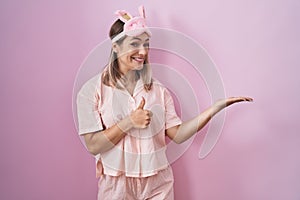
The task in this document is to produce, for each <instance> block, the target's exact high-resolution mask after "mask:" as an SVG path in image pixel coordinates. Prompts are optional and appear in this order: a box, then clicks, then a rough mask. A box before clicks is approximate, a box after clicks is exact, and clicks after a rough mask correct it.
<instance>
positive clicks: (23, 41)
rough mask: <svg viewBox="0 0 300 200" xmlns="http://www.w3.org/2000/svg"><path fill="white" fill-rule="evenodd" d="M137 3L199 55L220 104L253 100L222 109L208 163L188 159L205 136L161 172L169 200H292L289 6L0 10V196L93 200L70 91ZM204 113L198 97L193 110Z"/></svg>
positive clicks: (215, 2) (15, 5) (285, 1)
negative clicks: (213, 72) (214, 80)
mask: <svg viewBox="0 0 300 200" xmlns="http://www.w3.org/2000/svg"><path fill="white" fill-rule="evenodd" d="M140 4H144V5H145V8H146V14H147V16H148V21H149V23H150V25H151V26H156V27H164V28H170V29H175V30H177V31H180V32H183V33H185V34H187V35H189V36H190V37H192V38H194V39H195V40H196V41H197V42H199V43H200V44H202V45H203V46H204V47H205V48H206V50H207V51H208V53H209V55H210V56H211V57H212V59H213V60H214V62H215V63H216V65H217V67H218V70H219V72H220V74H221V76H222V79H223V82H224V88H225V92H226V94H227V96H234V95H249V96H251V97H253V98H254V99H255V103H253V104H243V105H236V106H235V107H232V108H229V109H228V110H227V112H226V119H225V125H224V128H223V131H222V135H221V137H220V140H219V142H218V144H217V145H216V147H215V148H214V149H213V151H212V152H211V153H210V154H209V156H208V157H206V158H205V159H203V160H199V159H198V152H199V147H200V144H201V141H202V139H203V135H204V133H205V131H206V129H207V127H206V128H205V129H204V130H203V131H201V132H200V134H198V136H197V137H196V138H195V140H194V142H193V144H192V145H191V146H190V148H189V149H188V150H187V151H186V152H185V154H184V155H183V156H182V157H181V158H180V159H179V160H177V161H176V162H175V163H173V164H172V166H173V169H174V175H175V196H176V199H177V200H181V199H191V200H198V199H205V200H220V199H222V200H232V199H233V200H254V199H255V200H282V199H285V200H299V199H300V156H299V155H298V153H299V150H300V134H299V128H300V123H299V118H300V115H299V111H300V109H299V108H300V106H299V100H300V94H299V86H300V79H299V78H298V76H299V73H300V70H299V64H300V61H299V56H300V54H299V52H300V39H299V35H300V23H299V19H300V13H299V9H300V2H299V1H298V0H263V1H262V0H253V1H246V0H228V1H221V0H211V1H178V2H176V3H175V2H174V1H172V0H165V1H161V0H160V1H159V0H151V1H138V0H130V1H129V0H124V1H118V2H116V1H113V2H112V3H109V2H108V1H106V2H104V1H95V0H94V1H79V0H78V1H68V0H65V1H55V0H52V1H37V0H36V1H34V0H31V1H30V0H24V1H16V0H10V1H8V0H5V1H1V3H0V15H1V18H0V20H1V21H0V23H1V46H0V51H1V60H0V63H1V68H0V74H1V79H0V81H1V84H0V87H1V121H0V123H1V140H0V141H1V145H0V148H1V151H0V152H1V165H0V173H1V185H0V199H3V200H4V199H5V200H15V199H26V200H27V199H28V200H33V199H43V200H50V199H51V200H52V199H64V200H65V199H72V200H82V199H96V193H97V180H96V179H95V171H94V160H93V157H92V156H90V155H89V154H88V153H87V151H86V150H85V148H84V147H83V145H82V144H81V141H80V139H79V137H78V136H77V133H76V128H75V125H74V120H73V114H72V90H73V84H74V81H75V77H76V73H77V71H78V69H79V66H80V64H81V63H82V61H83V60H84V58H85V57H86V56H87V55H88V53H89V52H90V51H91V49H93V48H94V47H95V46H96V45H97V44H98V43H100V42H101V41H103V40H105V39H107V33H108V29H109V27H110V25H111V23H112V22H113V21H114V19H115V18H114V16H113V12H114V11H115V10H117V9H126V10H128V11H130V12H132V13H136V9H137V7H138V6H139V5H140ZM192 81H193V80H192ZM179 101H180V100H179ZM209 105H210V99H209V97H207V96H205V95H204V100H203V102H201V105H199V107H200V108H201V109H204V108H206V107H207V106H209ZM201 133H203V134H201Z"/></svg>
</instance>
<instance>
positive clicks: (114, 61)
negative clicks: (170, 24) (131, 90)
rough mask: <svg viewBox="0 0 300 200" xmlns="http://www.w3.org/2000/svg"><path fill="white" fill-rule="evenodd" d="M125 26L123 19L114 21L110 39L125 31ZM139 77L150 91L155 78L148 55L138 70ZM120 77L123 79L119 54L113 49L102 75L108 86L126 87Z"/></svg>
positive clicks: (121, 40) (120, 40) (119, 43)
mask: <svg viewBox="0 0 300 200" xmlns="http://www.w3.org/2000/svg"><path fill="white" fill-rule="evenodd" d="M123 26H124V22H122V21H121V20H119V19H118V20H117V21H115V23H113V25H112V26H111V28H110V31H109V37H110V39H112V38H114V37H115V36H116V35H118V34H119V33H121V32H122V31H123ZM125 38H126V36H124V37H123V38H121V39H119V40H118V41H117V42H116V43H117V44H118V45H121V44H122V42H123V41H124V39H125ZM139 78H141V79H142V81H143V84H144V89H145V90H146V91H147V92H148V91H150V90H151V88H152V82H153V80H152V73H151V67H150V64H149V61H148V56H147V57H146V59H145V61H144V67H143V68H142V69H141V70H137V71H136V80H137V79H139ZM120 79H122V73H121V72H120V70H119V64H118V56H117V54H116V53H115V52H114V51H113V50H111V53H110V58H109V63H108V65H107V67H106V68H105V70H104V73H103V76H102V82H103V83H104V84H105V85H107V86H112V87H116V88H118V89H124V88H123V87H122V86H121V85H119V84H118V80H120Z"/></svg>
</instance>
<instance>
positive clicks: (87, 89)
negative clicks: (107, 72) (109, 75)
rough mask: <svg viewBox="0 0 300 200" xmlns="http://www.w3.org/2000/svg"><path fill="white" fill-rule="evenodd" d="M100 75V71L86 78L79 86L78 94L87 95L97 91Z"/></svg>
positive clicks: (99, 86)
mask: <svg viewBox="0 0 300 200" xmlns="http://www.w3.org/2000/svg"><path fill="white" fill-rule="evenodd" d="M101 77H102V73H99V74H97V75H95V76H93V77H91V78H90V79H88V80H87V81H86V82H84V84H83V85H82V86H81V88H80V90H79V92H78V95H80V94H82V95H88V94H92V93H95V92H97V91H99V90H100V88H101V84H102V80H101Z"/></svg>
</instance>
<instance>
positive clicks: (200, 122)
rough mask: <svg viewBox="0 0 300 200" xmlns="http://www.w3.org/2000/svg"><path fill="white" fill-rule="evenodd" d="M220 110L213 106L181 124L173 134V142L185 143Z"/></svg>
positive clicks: (220, 108)
mask: <svg viewBox="0 0 300 200" xmlns="http://www.w3.org/2000/svg"><path fill="white" fill-rule="evenodd" d="M220 110H222V107H220V106H216V105H213V106H211V107H209V108H208V109H206V110H205V111H204V112H202V113H201V114H200V115H198V116H197V117H195V118H193V119H191V120H188V121H185V122H183V123H182V124H181V125H179V126H178V127H176V130H175V134H173V135H174V137H173V141H175V142H176V143H182V142H185V141H186V140H188V139H189V138H190V137H192V136H193V135H194V134H195V133H197V132H198V131H199V130H201V129H202V128H203V127H204V126H205V125H206V124H207V123H208V122H209V121H210V120H211V118H212V117H213V116H214V115H215V114H217V113H218V112H219V111H220Z"/></svg>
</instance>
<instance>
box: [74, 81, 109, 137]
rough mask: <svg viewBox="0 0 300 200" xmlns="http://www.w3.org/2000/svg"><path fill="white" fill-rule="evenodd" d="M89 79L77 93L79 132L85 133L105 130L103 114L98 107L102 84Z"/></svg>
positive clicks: (80, 133)
mask: <svg viewBox="0 0 300 200" xmlns="http://www.w3.org/2000/svg"><path fill="white" fill-rule="evenodd" d="M97 83H99V82H98V81H95V80H93V79H92V80H89V81H88V82H86V83H85V84H84V85H83V86H82V88H81V89H80V91H79V92H78V94H77V117H78V133H79V135H83V134H85V133H91V132H96V131H101V130H103V124H102V120H101V115H100V112H99V109H98V105H100V104H99V101H100V99H101V98H100V94H99V93H100V92H99V87H100V84H97Z"/></svg>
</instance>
